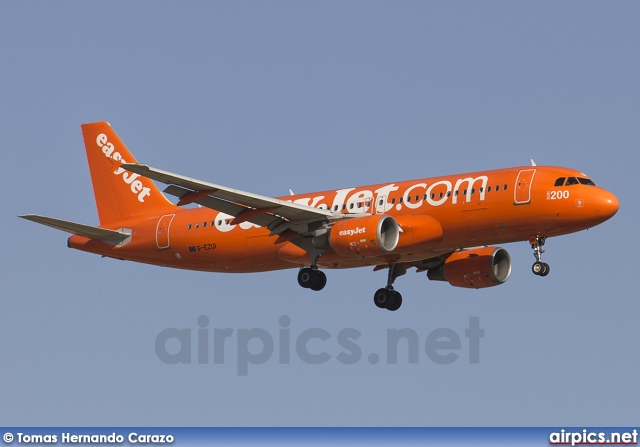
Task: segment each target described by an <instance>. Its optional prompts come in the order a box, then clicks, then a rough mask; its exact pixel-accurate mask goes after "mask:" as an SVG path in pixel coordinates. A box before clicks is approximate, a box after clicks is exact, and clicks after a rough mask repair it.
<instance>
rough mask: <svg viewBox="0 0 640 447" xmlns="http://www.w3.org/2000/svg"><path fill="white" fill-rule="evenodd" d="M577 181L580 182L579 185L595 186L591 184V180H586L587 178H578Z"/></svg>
mask: <svg viewBox="0 0 640 447" xmlns="http://www.w3.org/2000/svg"><path fill="white" fill-rule="evenodd" d="M578 181H579V182H580V184H581V185H588V186H596V184H595V183H593V181H591V179H588V178H582V177H578Z"/></svg>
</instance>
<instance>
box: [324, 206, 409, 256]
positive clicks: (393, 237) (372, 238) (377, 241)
mask: <svg viewBox="0 0 640 447" xmlns="http://www.w3.org/2000/svg"><path fill="white" fill-rule="evenodd" d="M399 238H400V227H399V226H398V223H397V222H396V220H395V219H394V218H393V217H391V216H387V215H384V214H380V215H375V216H367V217H356V218H353V219H345V220H341V221H339V222H336V223H335V224H334V225H333V227H332V228H331V231H330V232H329V245H330V246H331V248H332V249H333V251H335V252H336V253H337V254H339V255H342V256H358V257H362V258H366V257H370V256H379V255H383V254H385V253H389V252H390V251H393V249H394V248H396V245H398V240H399Z"/></svg>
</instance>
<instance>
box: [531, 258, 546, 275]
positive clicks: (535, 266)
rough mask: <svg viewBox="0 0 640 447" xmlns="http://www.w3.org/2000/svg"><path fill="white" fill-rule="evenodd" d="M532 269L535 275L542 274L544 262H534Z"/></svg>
mask: <svg viewBox="0 0 640 447" xmlns="http://www.w3.org/2000/svg"><path fill="white" fill-rule="evenodd" d="M531 271H532V272H533V274H534V275H538V276H540V275H541V274H542V272H543V271H544V266H543V264H542V262H537V261H536V262H534V263H533V265H532V266H531Z"/></svg>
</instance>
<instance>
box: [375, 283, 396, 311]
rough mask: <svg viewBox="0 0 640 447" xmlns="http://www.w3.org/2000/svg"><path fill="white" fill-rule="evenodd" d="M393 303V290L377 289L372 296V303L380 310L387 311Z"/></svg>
mask: <svg viewBox="0 0 640 447" xmlns="http://www.w3.org/2000/svg"><path fill="white" fill-rule="evenodd" d="M394 302H395V296H394V292H393V290H389V289H387V288H382V289H378V290H377V291H376V293H374V294H373V303H374V304H375V305H376V306H377V307H379V308H380V309H389V306H392V305H393V304H394Z"/></svg>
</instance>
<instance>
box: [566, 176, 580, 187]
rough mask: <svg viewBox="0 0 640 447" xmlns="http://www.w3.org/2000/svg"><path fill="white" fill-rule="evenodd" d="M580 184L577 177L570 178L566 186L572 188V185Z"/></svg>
mask: <svg viewBox="0 0 640 447" xmlns="http://www.w3.org/2000/svg"><path fill="white" fill-rule="evenodd" d="M577 184H578V179H577V178H575V177H569V178H568V179H567V183H566V186H571V185H577Z"/></svg>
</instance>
